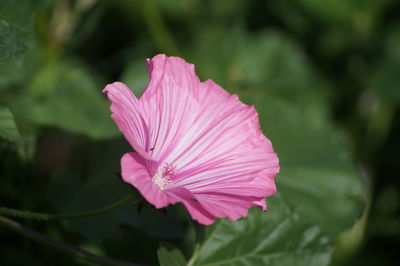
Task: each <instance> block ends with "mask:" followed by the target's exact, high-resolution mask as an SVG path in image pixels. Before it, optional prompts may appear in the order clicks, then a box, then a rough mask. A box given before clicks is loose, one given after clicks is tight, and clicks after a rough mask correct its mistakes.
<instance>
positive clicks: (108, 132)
mask: <svg viewBox="0 0 400 266" xmlns="http://www.w3.org/2000/svg"><path fill="white" fill-rule="evenodd" d="M102 89H103V85H101V84H96V83H95V81H94V80H93V78H92V77H91V76H90V75H89V73H87V72H86V71H85V70H84V69H83V67H82V66H80V65H79V64H76V63H71V62H65V63H55V64H51V65H48V66H46V67H44V68H43V69H40V71H39V72H38V73H37V74H36V76H35V78H34V80H33V81H32V82H31V83H30V84H29V87H28V91H27V94H26V95H25V97H21V98H20V99H19V100H18V101H17V102H16V104H15V105H16V108H15V109H16V110H17V111H18V114H19V115H20V116H22V117H24V118H25V119H28V120H30V121H32V122H33V123H35V124H36V125H39V126H54V127H59V128H62V129H65V130H68V131H70V132H74V133H81V134H85V135H87V136H89V137H92V138H96V139H104V138H110V137H113V136H116V135H118V134H119V132H118V130H117V128H116V126H115V125H114V122H113V121H112V119H111V118H110V114H111V113H110V111H109V106H110V104H109V102H108V101H107V100H106V97H105V96H104V95H103V94H102V93H101V90H102ZM27 107H29V108H28V110H27V109H26V108H27Z"/></svg>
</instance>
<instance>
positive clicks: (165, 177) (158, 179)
mask: <svg viewBox="0 0 400 266" xmlns="http://www.w3.org/2000/svg"><path fill="white" fill-rule="evenodd" d="M173 175H174V167H173V166H171V165H169V164H168V163H165V164H163V165H161V166H159V167H158V169H157V172H156V174H155V175H154V176H153V178H152V179H151V180H152V181H153V183H154V184H156V185H157V186H158V187H159V188H160V189H161V190H164V189H165V186H166V185H168V184H169V183H171V181H172V180H171V179H172V177H173Z"/></svg>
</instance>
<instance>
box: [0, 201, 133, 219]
mask: <svg viewBox="0 0 400 266" xmlns="http://www.w3.org/2000/svg"><path fill="white" fill-rule="evenodd" d="M132 200H133V196H127V197H125V198H123V199H121V200H120V201H118V202H115V203H113V204H111V205H109V206H106V207H103V208H100V209H95V210H91V211H86V212H77V213H67V214H47V213H38V212H30V211H21V210H16V209H10V208H6V207H1V208H0V215H5V216H9V217H10V216H11V217H19V218H25V219H36V220H63V219H79V218H85V217H91V216H96V215H100V214H103V213H107V212H111V211H113V210H116V209H118V208H121V207H123V206H125V205H127V204H129V203H131V202H132Z"/></svg>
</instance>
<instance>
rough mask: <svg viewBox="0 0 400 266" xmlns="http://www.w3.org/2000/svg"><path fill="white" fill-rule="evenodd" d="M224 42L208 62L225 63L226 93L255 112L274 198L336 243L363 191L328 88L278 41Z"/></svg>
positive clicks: (264, 37)
mask: <svg viewBox="0 0 400 266" xmlns="http://www.w3.org/2000/svg"><path fill="white" fill-rule="evenodd" d="M235 35H236V36H235ZM231 36H233V37H231V38H232V39H230V40H227V41H226V42H224V41H220V42H219V43H220V46H222V47H224V51H225V52H224V53H223V54H218V55H214V56H215V58H214V59H212V58H210V59H209V60H215V61H217V62H225V67H224V66H223V65H220V66H219V67H220V68H221V69H225V73H221V74H220V76H226V78H225V79H221V81H222V82H223V83H225V84H226V85H225V88H227V89H230V90H231V91H232V92H234V93H237V94H238V95H239V97H240V99H241V100H243V101H245V102H246V103H248V104H254V105H255V107H256V109H257V111H258V113H259V119H260V123H261V126H262V128H263V130H264V133H265V134H266V136H267V137H268V138H270V139H271V141H272V144H273V146H274V149H275V150H276V152H277V154H278V157H279V159H280V165H281V172H280V173H279V174H278V175H277V177H276V181H277V187H278V191H280V192H281V193H282V196H283V197H284V198H285V199H286V200H287V202H288V203H289V204H290V205H292V206H293V207H294V208H296V209H297V210H298V212H299V215H301V217H302V219H306V220H308V221H310V222H311V223H317V224H318V225H319V226H320V227H321V229H322V230H323V231H324V232H326V233H327V234H329V235H330V236H332V237H335V236H336V235H337V234H339V233H340V232H342V231H343V230H345V229H346V228H348V227H350V226H351V225H352V224H353V223H354V222H355V220H356V219H358V218H359V217H360V216H361V213H362V210H363V186H362V182H361V178H360V177H359V175H358V174H357V170H356V167H355V163H354V161H353V158H352V157H351V149H350V146H349V143H348V142H347V140H346V136H345V135H344V134H343V132H341V130H339V129H338V128H337V127H335V126H334V125H333V124H332V123H331V122H330V121H331V120H330V117H329V112H328V106H329V89H330V88H329V86H328V85H327V84H326V83H325V82H323V81H322V80H321V79H319V78H318V77H317V75H316V74H315V72H314V70H313V69H312V67H311V65H310V63H309V62H308V60H307V58H306V57H305V55H304V53H303V52H302V51H301V49H299V48H298V47H297V46H296V45H295V44H294V43H293V42H291V41H290V40H289V39H287V38H285V37H284V36H282V35H280V34H278V33H276V32H271V31H270V32H265V33H261V34H259V35H258V36H255V37H253V38H251V37H248V36H246V35H245V34H243V32H240V31H237V32H236V34H232V35H231ZM206 49H207V50H209V51H212V50H214V49H213V48H212V47H210V46H208V47H206ZM215 49H217V48H215ZM210 57H211V56H210ZM200 60H201V59H200ZM203 60H204V59H203ZM203 71H204V70H203ZM220 72H222V71H221V70H220Z"/></svg>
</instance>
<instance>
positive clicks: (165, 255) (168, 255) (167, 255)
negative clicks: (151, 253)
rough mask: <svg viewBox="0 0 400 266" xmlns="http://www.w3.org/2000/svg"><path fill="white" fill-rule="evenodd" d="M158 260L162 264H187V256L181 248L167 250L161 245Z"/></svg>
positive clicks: (180, 265)
mask: <svg viewBox="0 0 400 266" xmlns="http://www.w3.org/2000/svg"><path fill="white" fill-rule="evenodd" d="M157 256H158V261H159V262H160V265H161V266H184V265H186V260H185V257H184V256H183V254H182V252H181V251H180V250H179V249H173V250H171V251H169V250H167V249H166V248H165V247H160V248H159V249H158V250H157Z"/></svg>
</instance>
